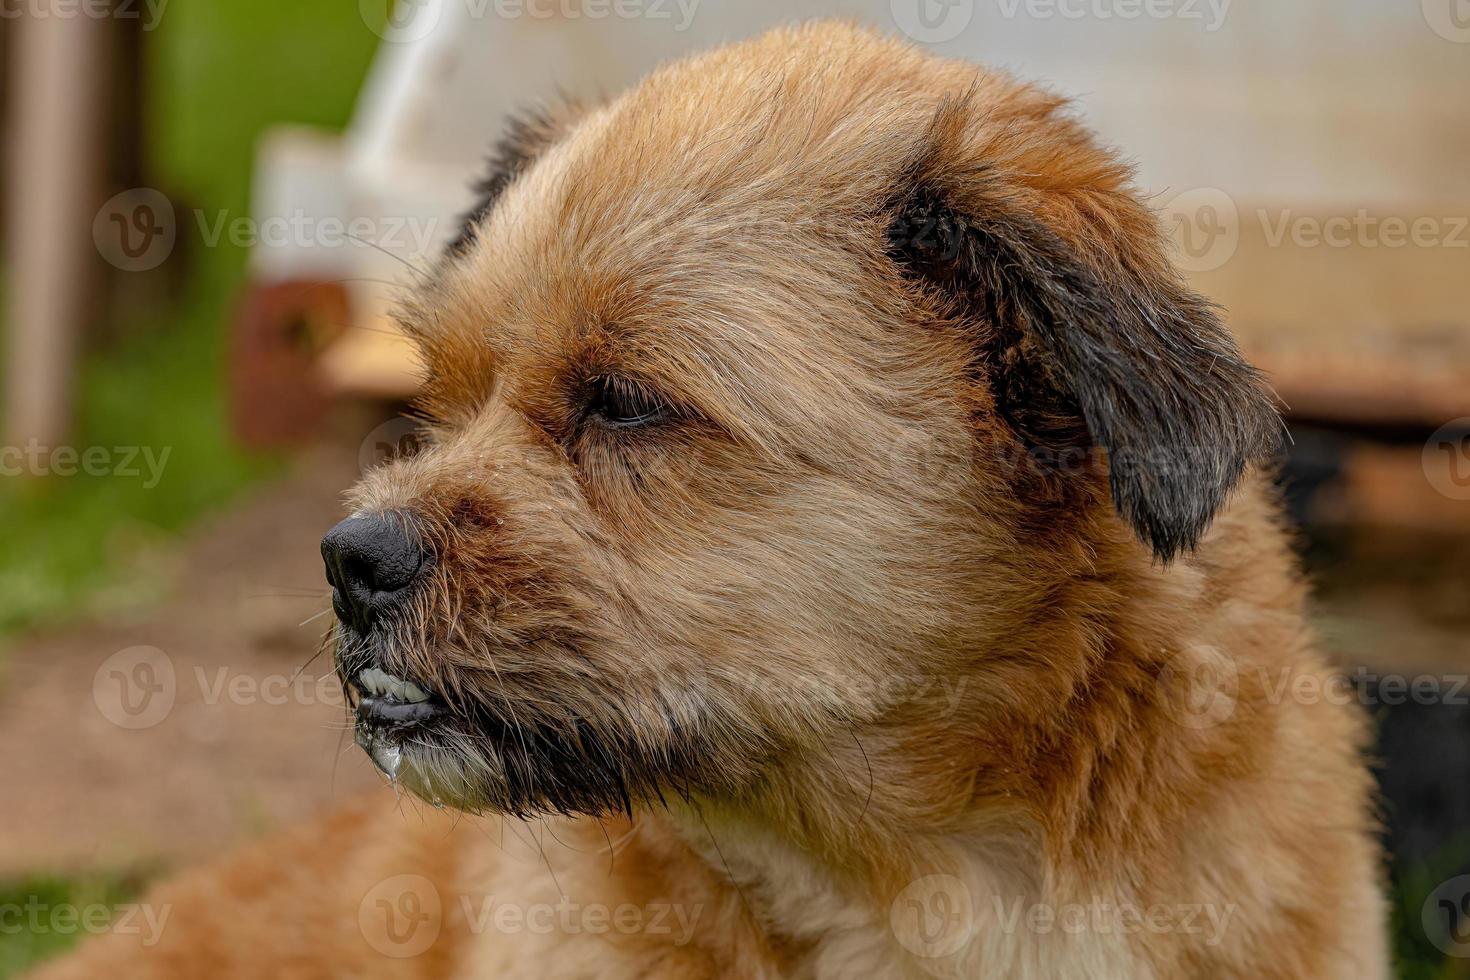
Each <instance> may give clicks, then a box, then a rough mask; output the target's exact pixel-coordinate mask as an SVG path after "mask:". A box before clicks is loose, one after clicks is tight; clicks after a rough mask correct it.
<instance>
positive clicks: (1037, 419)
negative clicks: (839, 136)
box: [889, 107, 1280, 561]
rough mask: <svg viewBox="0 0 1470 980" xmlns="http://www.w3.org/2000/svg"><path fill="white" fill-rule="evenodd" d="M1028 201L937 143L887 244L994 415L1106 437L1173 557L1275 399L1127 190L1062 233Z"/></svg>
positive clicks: (1032, 426) (1272, 439) (1254, 438)
mask: <svg viewBox="0 0 1470 980" xmlns="http://www.w3.org/2000/svg"><path fill="white" fill-rule="evenodd" d="M957 111H958V110H956V109H955V108H953V107H950V108H948V109H946V110H942V111H941V114H940V116H941V118H940V119H939V120H937V121H936V127H935V128H936V131H937V132H938V135H937V136H936V135H934V134H931V138H934V139H938V140H942V139H943V130H945V129H951V130H952V129H953V127H954V125H955V123H956V120H955V118H953V116H954V114H955V113H956V112H957ZM946 113H949V114H950V118H944V117H945V115H946ZM1088 149H1089V150H1090V147H1089V148H1088ZM1090 152H1093V153H1096V152H1097V151H1095V150H1090ZM1083 196H1086V195H1085V189H1084V195H1083ZM1035 200H1036V197H1035V196H1031V195H1028V194H1026V193H1024V192H1018V191H1017V189H1016V187H1015V186H1014V185H1009V186H1008V185H1007V183H1006V181H1005V178H1004V177H1003V176H1002V175H1001V174H999V173H997V172H996V171H995V170H994V169H993V168H991V167H989V166H987V165H986V164H985V163H984V162H976V161H971V162H969V163H966V162H963V161H961V162H958V163H956V162H955V161H953V160H949V161H946V160H944V154H943V147H942V143H936V144H935V145H934V146H931V147H930V148H927V149H926V151H925V153H924V154H923V156H922V158H921V159H918V160H916V161H915V163H914V164H913V166H911V167H910V168H908V170H907V172H906V173H905V174H904V175H903V177H902V179H901V181H900V184H899V186H898V187H897V188H896V190H895V195H894V205H893V212H892V222H891V224H890V226H889V248H890V254H891V255H892V256H893V258H894V259H895V260H896V261H897V262H899V263H900V264H901V265H902V266H903V268H904V271H905V273H906V274H908V275H911V276H916V277H921V278H922V279H924V280H926V281H927V283H928V284H929V286H930V287H932V288H933V289H936V290H938V291H939V295H940V296H941V297H942V298H943V300H942V301H943V302H944V303H945V304H946V306H947V309H948V311H950V312H951V313H952V315H953V316H954V317H956V318H957V319H959V320H961V321H962V322H964V323H966V324H967V327H968V328H969V329H973V330H974V331H975V337H976V344H977V356H978V359H979V361H980V368H981V371H982V373H983V374H985V376H987V377H988V378H989V379H990V384H991V385H992V386H993V395H994V401H995V405H996V408H997V411H998V412H999V414H1000V415H1001V416H1002V417H1003V418H1004V419H1005V420H1006V422H1007V424H1009V425H1010V426H1011V427H1013V428H1014V430H1015V431H1016V433H1017V434H1018V435H1019V437H1020V438H1021V439H1022V440H1024V441H1025V442H1026V444H1028V446H1032V447H1041V448H1044V449H1058V448H1062V447H1078V446H1086V447H1089V448H1090V447H1100V448H1101V449H1103V450H1105V452H1106V456H1107V462H1108V469H1109V482H1110V485H1111V489H1112V496H1113V502H1114V505H1115V506H1116V508H1117V510H1118V512H1119V514H1121V515H1122V517H1123V518H1124V519H1125V520H1127V521H1128V522H1129V524H1131V525H1132V527H1133V529H1134V531H1135V532H1136V533H1137V534H1138V536H1139V537H1140V538H1141V539H1142V540H1143V541H1144V542H1145V543H1146V544H1148V545H1149V546H1150V547H1151V548H1152V549H1153V551H1154V554H1155V555H1156V556H1157V557H1158V558H1159V559H1161V560H1163V561H1168V560H1169V559H1171V558H1173V557H1174V556H1175V555H1177V554H1178V553H1179V552H1181V551H1183V550H1186V549H1191V548H1193V547H1194V546H1195V545H1196V544H1197V543H1198V541H1199V538H1200V536H1201V535H1202V534H1203V533H1204V531H1205V529H1206V528H1207V527H1208V525H1209V523H1210V520H1211V519H1212V518H1213V516H1214V514H1215V512H1216V511H1217V510H1218V509H1219V508H1220V506H1221V505H1222V504H1223V503H1224V501H1225V499H1226V497H1227V495H1228V494H1229V492H1230V490H1231V489H1232V488H1233V487H1234V486H1235V484H1236V482H1237V481H1238V480H1239V479H1240V476H1241V473H1242V471H1243V470H1244V468H1245V466H1246V464H1247V463H1248V462H1249V461H1250V460H1252V459H1255V458H1258V457H1261V456H1264V455H1266V454H1268V453H1270V452H1271V451H1272V450H1273V449H1274V448H1275V446H1276V445H1277V441H1278V438H1279V433H1280V419H1279V417H1278V415H1277V412H1276V409H1275V407H1274V399H1273V397H1272V395H1271V393H1270V390H1269V388H1268V387H1267V385H1266V384H1265V383H1264V381H1263V380H1262V378H1261V377H1260V375H1259V374H1258V373H1257V372H1256V371H1255V369H1253V368H1252V367H1251V366H1250V365H1249V364H1248V363H1246V361H1245V360H1244V359H1243V358H1242V356H1241V354H1240V352H1239V350H1238V349H1237V348H1236V346H1235V343H1234V342H1233V340H1232V339H1231V337H1230V335H1229V333H1228V331H1227V330H1226V329H1225V327H1224V326H1223V325H1222V323H1221V322H1220V320H1219V318H1218V317H1217V315H1216V313H1215V310H1214V309H1213V308H1212V307H1211V305H1210V304H1209V303H1207V302H1206V301H1205V300H1203V299H1202V298H1201V297H1199V296H1198V295H1196V294H1195V293H1193V292H1191V291H1190V290H1189V289H1188V288H1186V287H1185V286H1184V284H1183V283H1182V282H1181V280H1180V279H1179V277H1178V275H1177V273H1175V271H1174V270H1173V268H1172V267H1171V265H1170V264H1169V262H1168V260H1167V258H1166V257H1165V253H1164V250H1163V242H1162V233H1161V231H1160V229H1159V225H1158V223H1157V221H1156V220H1155V219H1154V218H1153V216H1152V215H1151V214H1149V213H1148V211H1147V209H1145V208H1144V207H1143V206H1142V205H1141V204H1139V203H1138V202H1137V201H1136V199H1135V198H1134V197H1133V196H1132V194H1131V193H1129V192H1127V191H1126V189H1120V190H1118V191H1114V192H1111V193H1109V194H1093V195H1091V196H1090V197H1088V198H1087V201H1088V210H1087V212H1086V213H1085V214H1080V215H1079V214H1072V215H1069V218H1070V219H1071V220H1069V221H1068V222H1067V227H1068V228H1069V235H1068V236H1066V237H1064V235H1063V234H1061V233H1060V232H1058V231H1057V230H1056V229H1055V228H1054V227H1052V225H1051V223H1049V222H1048V221H1047V220H1044V219H1043V218H1042V217H1040V216H1039V215H1038V214H1037V213H1036V211H1037V210H1039V209H1038V208H1035V207H1033V206H1032V204H1033V202H1034V201H1035ZM1109 207H1112V208H1113V209H1114V210H1113V212H1112V213H1109V212H1108V211H1107V210H1106V209H1107V208H1109ZM1118 209H1121V210H1122V211H1123V212H1126V213H1119V210H1118Z"/></svg>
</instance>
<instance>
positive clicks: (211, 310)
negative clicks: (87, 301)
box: [0, 0, 376, 636]
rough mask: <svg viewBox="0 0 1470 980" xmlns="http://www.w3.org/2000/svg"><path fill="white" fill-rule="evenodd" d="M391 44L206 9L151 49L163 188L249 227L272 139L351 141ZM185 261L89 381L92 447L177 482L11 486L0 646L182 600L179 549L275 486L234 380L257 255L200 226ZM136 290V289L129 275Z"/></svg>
mask: <svg viewBox="0 0 1470 980" xmlns="http://www.w3.org/2000/svg"><path fill="white" fill-rule="evenodd" d="M375 41H376V38H375V37H374V35H373V34H372V33H371V32H370V31H369V30H367V28H366V27H365V26H364V24H363V23H362V21H361V19H360V18H359V16H358V10H357V5H356V4H353V3H341V2H339V0H191V2H190V3H187V4H184V3H179V4H170V5H168V7H167V8H166V9H165V12H164V15H163V17H162V19H161V21H160V24H159V26H158V28H157V29H156V30H154V31H152V32H150V33H149V34H148V35H147V39H146V41H145V44H146V52H147V54H146V57H147V58H148V66H147V71H148V84H147V86H146V90H147V91H148V92H149V93H150V95H151V98H150V102H149V105H148V107H147V118H146V129H147V132H148V135H149V137H150V140H149V145H148V150H147V158H148V159H149V160H150V161H152V163H153V166H152V168H151V170H152V173H151V175H150V183H152V184H154V185H156V186H158V187H159V188H160V189H162V190H164V191H165V192H166V193H168V194H169V195H170V196H172V197H174V198H175V199H176V200H179V201H181V202H182V203H184V204H185V205H187V206H189V207H197V208H202V209H204V211H205V212H206V214H207V215H209V216H210V217H211V218H212V217H213V216H214V215H215V214H216V213H217V212H219V211H221V210H223V211H226V212H228V213H229V215H230V217H231V218H234V217H238V216H246V215H248V214H249V196H248V190H249V177H250V168H251V164H252V161H253V157H254V147H255V142H256V139H257V137H258V136H259V135H260V133H261V131H262V130H264V129H265V128H266V127H268V126H270V125H272V124H275V123H279V122H296V123H306V124H311V125H317V126H324V127H329V128H340V127H341V126H342V125H343V124H344V123H345V122H346V121H347V119H348V117H349V114H350V112H351V108H352V105H353V102H354V99H355V96H356V93H357V90H358V87H359V86H360V84H361V81H362V78H363V75H364V73H365V71H366V68H367V65H368V61H369V59H370V58H371V55H372V51H373V48H374V44H375ZM179 235H180V238H181V240H182V239H185V238H188V239H189V240H188V241H183V242H182V244H181V246H180V247H179V248H178V249H177V250H176V251H177V253H178V255H179V256H180V257H185V258H187V260H188V261H189V262H190V263H191V268H190V270H189V277H188V281H187V283H186V286H185V288H184V290H183V294H182V296H181V297H180V298H179V299H178V301H177V302H176V303H174V304H172V305H170V306H169V307H168V308H164V309H147V308H138V309H127V310H114V311H112V313H111V316H110V317H109V319H110V320H112V321H114V322H113V324H112V326H113V330H112V331H111V333H112V334H113V335H116V336H122V337H126V338H128V339H127V340H125V341H122V342H119V343H116V344H114V345H112V346H109V347H105V348H102V349H94V350H91V351H90V352H89V353H88V355H87V357H86V360H85V364H84V365H83V369H82V374H81V386H80V388H81V390H80V394H79V397H78V405H77V411H78V419H77V424H76V426H75V432H74V434H73V437H72V438H71V439H70V440H69V441H70V443H71V444H72V445H74V446H77V447H89V446H102V447H109V448H110V447H116V446H148V447H151V448H152V449H153V451H154V452H155V453H161V452H163V451H164V450H165V448H166V449H167V451H168V452H169V456H168V459H167V464H166V466H165V468H164V470H163V477H162V479H161V481H160V482H159V483H158V484H157V486H154V487H145V486H144V485H143V484H144V482H145V481H144V480H142V479H140V478H127V477H121V476H106V477H88V476H82V475H78V476H70V477H65V478H61V477H41V478H15V477H8V478H0V527H4V528H5V530H6V533H5V534H4V535H0V636H3V635H6V634H10V633H14V632H16V631H18V630H22V629H27V628H34V627H37V626H50V625H56V624H59V623H62V622H65V621H67V620H70V619H74V618H78V617H82V616H86V615H89V614H92V613H95V612H97V611H99V610H105V609H108V608H113V607H118V606H135V605H137V604H139V603H145V602H148V601H150V600H152V599H154V598H156V597H157V596H158V595H160V594H161V593H162V592H163V591H164V590H165V589H166V588H167V587H168V584H169V575H168V567H169V562H168V554H169V547H168V545H169V543H170V541H171V540H172V539H173V537H174V535H175V534H176V533H177V532H178V531H180V530H181V529H182V528H184V527H186V526H187V525H189V524H190V523H191V522H192V521H194V520H196V519H197V518H198V517H199V516H200V515H201V514H203V513H205V512H207V511H209V510H210V509H211V508H216V507H219V506H221V505H223V504H225V503H226V502H227V501H229V500H230V499H231V497H232V496H233V495H235V494H236V493H238V492H239V491H240V490H241V489H242V488H244V487H246V486H248V485H249V484H250V482H251V481H252V480H254V479H256V478H258V477H260V476H261V475H262V474H264V473H267V472H269V471H270V470H271V468H272V465H273V464H272V461H271V460H269V459H260V458H252V457H250V456H248V455H246V454H244V453H242V452H241V451H240V450H238V449H237V448H236V447H235V446H233V445H232V443H231V440H230V436H229V429H228V425H227V419H226V407H227V406H226V400H225V391H224V387H223V376H224V370H225V367H226V360H225V359H226V351H227V345H226V340H227V338H228V329H229V323H230V317H231V315H232V309H233V302H234V300H235V297H236V296H237V294H238V290H239V287H240V285H241V282H242V276H243V273H244V267H245V259H246V254H245V251H244V250H243V249H240V248H238V247H235V246H232V245H230V244H229V243H228V242H227V241H221V243H220V244H219V245H218V246H216V247H213V248H206V247H205V246H204V243H203V242H202V241H201V240H200V235H199V232H198V230H197V225H196V223H195V222H194V220H193V219H192V217H189V218H186V220H184V221H183V222H181V224H180V228H179ZM123 275H128V274H127V273H123Z"/></svg>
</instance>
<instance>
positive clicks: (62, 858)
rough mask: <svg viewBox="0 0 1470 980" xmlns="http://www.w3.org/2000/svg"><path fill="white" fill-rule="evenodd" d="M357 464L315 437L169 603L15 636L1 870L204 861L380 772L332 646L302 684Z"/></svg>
mask: <svg viewBox="0 0 1470 980" xmlns="http://www.w3.org/2000/svg"><path fill="white" fill-rule="evenodd" d="M357 476H358V465H357V457H356V452H355V451H348V450H343V449H332V448H320V449H316V450H313V451H312V452H310V453H308V454H306V455H305V456H304V457H302V458H301V459H299V460H298V461H297V462H296V463H295V464H294V465H293V467H292V470H291V472H290V473H289V475H287V476H286V477H285V478H284V479H281V480H279V481H278V482H276V483H274V484H272V485H269V486H267V487H265V488H263V489H262V490H260V491H258V492H257V493H256V494H255V495H254V496H252V497H250V498H248V499H247V500H245V501H244V502H242V503H241V504H239V505H237V506H236V508H235V509H233V510H231V511H229V512H228V513H226V514H224V515H222V516H220V517H218V518H216V519H214V520H212V521H209V522H206V524H205V525H203V526H201V527H200V528H198V529H197V530H196V531H195V532H194V533H193V534H191V535H190V536H189V538H188V539H187V540H186V541H185V543H184V544H183V546H182V548H183V553H182V555H181V556H180V563H181V564H180V575H179V579H178V581H177V583H176V585H175V588H174V589H173V598H172V599H171V600H169V601H168V602H167V603H166V604H164V605H163V606H161V607H158V608H155V609H152V610H150V611H148V613H147V614H146V615H145V616H143V617H142V618H136V619H132V620H112V621H99V622H93V623H89V624H86V625H84V626H80V627H77V628H74V629H68V630H66V631H63V632H59V633H55V634H53V635H49V636H43V637H38V638H34V639H30V640H22V641H20V642H18V643H16V644H14V647H13V649H12V651H11V653H10V655H9V656H8V658H7V660H6V662H5V663H4V664H3V666H0V745H3V746H4V747H5V767H6V769H7V770H8V771H7V773H6V777H7V778H6V781H5V782H6V789H5V791H4V792H3V794H0V827H4V828H5V830H4V833H0V876H5V875H11V874H20V873H27V872H36V871H75V870H84V869H94V868H106V869H114V868H129V867H143V868H154V867H160V866H169V865H176V864H178V863H183V862H190V861H194V860H198V859H203V858H205V857H208V856H210V855H212V854H215V853H217V852H218V851H220V850H221V849H222V848H224V847H226V846H227V845H228V844H230V843H231V842H232V841H235V840H237V839H239V838H240V837H242V836H244V835H249V834H255V833H258V832H261V831H263V830H266V829H268V828H270V827H273V826H276V825H279V824H284V823H290V822H293V821H297V820H300V819H302V818H305V817H307V816H308V815H310V814H312V813H314V812H317V811H319V810H321V809H323V808H324V807H327V806H329V805H330V804H331V803H332V802H333V801H334V800H340V799H343V798H345V797H347V796H349V795H352V794H355V793H357V792H359V791H361V790H364V789H367V788H369V787H373V786H375V785H379V784H380V780H379V779H378V777H377V776H376V775H375V774H374V772H373V771H372V769H371V767H370V766H369V765H368V763H367V762H366V760H365V758H364V756H363V755H362V753H361V752H359V751H358V750H357V749H356V748H355V747H354V746H353V744H352V740H351V736H350V733H347V732H346V730H345V724H344V720H345V715H344V712H343V710H342V708H341V692H340V688H338V687H337V684H336V681H335V679H334V675H333V673H332V669H331V668H332V665H331V659H330V656H328V655H325V654H324V655H322V656H320V657H318V658H317V659H316V660H315V661H314V662H312V663H310V665H309V666H307V667H306V668H305V669H304V670H303V671H302V672H301V675H300V677H299V678H297V679H296V680H295V681H294V682H292V677H293V675H295V674H296V672H297V671H298V670H299V669H301V668H302V665H303V664H306V663H307V662H308V660H309V659H310V658H311V657H312V655H313V654H314V653H315V652H316V650H317V647H318V642H319V640H320V638H321V636H322V634H323V632H324V631H325V630H326V628H327V625H328V618H327V616H325V615H321V616H318V615H317V614H319V613H321V612H322V611H323V610H325V609H327V608H328V605H327V590H326V585H325V582H324V580H323V577H322V565H321V556H320V554H319V552H318V551H317V541H318V540H319V539H320V537H321V535H322V533H323V532H324V531H325V530H326V529H327V528H329V527H330V526H331V525H332V524H333V523H335V522H336V521H337V520H338V519H340V517H341V516H342V515H341V503H340V500H341V498H340V493H341V491H342V489H343V488H345V487H347V486H348V485H350V484H351V483H352V482H353V481H354V480H356V479H357ZM313 617H316V618H314V619H313ZM308 620H309V621H308ZM303 624H304V625H303Z"/></svg>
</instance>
